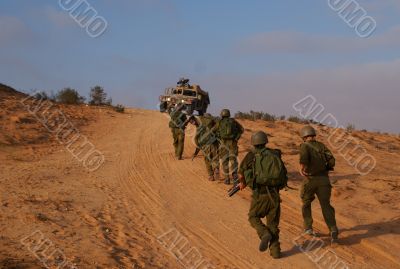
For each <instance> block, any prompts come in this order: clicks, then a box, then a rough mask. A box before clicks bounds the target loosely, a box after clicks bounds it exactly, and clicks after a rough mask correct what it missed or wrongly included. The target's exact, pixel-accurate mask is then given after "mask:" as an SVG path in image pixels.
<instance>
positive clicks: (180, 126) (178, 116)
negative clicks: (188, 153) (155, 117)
mask: <svg viewBox="0 0 400 269" xmlns="http://www.w3.org/2000/svg"><path fill="white" fill-rule="evenodd" d="M170 116H171V120H170V122H169V128H171V132H172V137H173V140H174V142H173V145H174V148H175V157H177V158H178V159H182V154H183V149H184V145H185V128H186V126H185V122H186V120H187V117H186V114H184V113H182V112H181V111H179V110H173V111H172V112H171V113H170Z"/></svg>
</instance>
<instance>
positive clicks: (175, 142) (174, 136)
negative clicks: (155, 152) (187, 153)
mask: <svg viewBox="0 0 400 269" xmlns="http://www.w3.org/2000/svg"><path fill="white" fill-rule="evenodd" d="M176 130H177V129H175V128H171V132H172V139H173V146H174V150H175V157H178V151H177V149H178V133H177V131H176Z"/></svg>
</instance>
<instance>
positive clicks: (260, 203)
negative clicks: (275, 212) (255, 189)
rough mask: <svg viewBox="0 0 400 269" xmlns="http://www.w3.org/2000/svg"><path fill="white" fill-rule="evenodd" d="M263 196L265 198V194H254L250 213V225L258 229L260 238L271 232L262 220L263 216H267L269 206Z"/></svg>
mask: <svg viewBox="0 0 400 269" xmlns="http://www.w3.org/2000/svg"><path fill="white" fill-rule="evenodd" d="M263 198H265V195H264V197H260V195H258V194H253V196H252V200H251V204H250V210H249V214H248V216H249V222H250V225H251V226H252V227H253V228H254V229H255V230H256V231H257V234H258V237H259V238H260V239H261V238H262V237H263V235H265V234H266V233H269V230H268V228H267V226H266V225H265V224H264V223H263V222H262V221H261V218H264V217H265V213H266V206H267V205H266V202H265V199H263Z"/></svg>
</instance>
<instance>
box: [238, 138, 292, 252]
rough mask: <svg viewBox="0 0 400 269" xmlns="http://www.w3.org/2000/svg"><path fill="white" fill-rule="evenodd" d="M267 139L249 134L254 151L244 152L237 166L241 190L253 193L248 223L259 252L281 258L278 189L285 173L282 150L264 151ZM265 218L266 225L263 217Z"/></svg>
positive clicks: (282, 182)
mask: <svg viewBox="0 0 400 269" xmlns="http://www.w3.org/2000/svg"><path fill="white" fill-rule="evenodd" d="M267 143H268V136H267V134H266V133H264V132H262V131H259V132H256V133H254V134H253V135H252V137H251V144H252V145H253V146H254V150H253V151H250V152H249V153H247V155H246V156H245V158H244V159H243V161H242V162H241V164H240V168H239V181H240V183H239V184H240V185H239V186H240V189H241V190H243V189H244V188H246V186H250V187H251V188H252V190H253V195H252V200H251V205H250V210H249V214H248V216H249V222H250V224H251V226H252V227H253V228H254V229H255V230H256V231H257V234H258V236H259V238H260V239H261V242H260V246H259V250H260V251H266V250H267V249H268V247H269V250H270V255H271V256H272V257H273V258H274V259H278V258H280V257H281V248H280V243H279V219H280V212H281V207H280V203H281V199H280V196H279V190H281V189H282V188H284V187H285V186H286V185H287V170H286V167H285V165H284V163H283V161H282V159H281V151H280V150H277V149H269V148H266V144H267ZM264 217H266V218H267V225H265V224H264V223H263V222H262V220H261V219H262V218H264Z"/></svg>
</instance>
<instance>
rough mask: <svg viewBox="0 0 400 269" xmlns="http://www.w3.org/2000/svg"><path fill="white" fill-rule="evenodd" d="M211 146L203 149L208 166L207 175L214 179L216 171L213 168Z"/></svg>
mask: <svg viewBox="0 0 400 269" xmlns="http://www.w3.org/2000/svg"><path fill="white" fill-rule="evenodd" d="M210 147H211V146H210V145H206V146H204V147H203V153H204V163H205V165H206V169H207V174H208V176H209V177H210V179H211V177H214V169H213V167H212V154H211V148H210Z"/></svg>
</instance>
